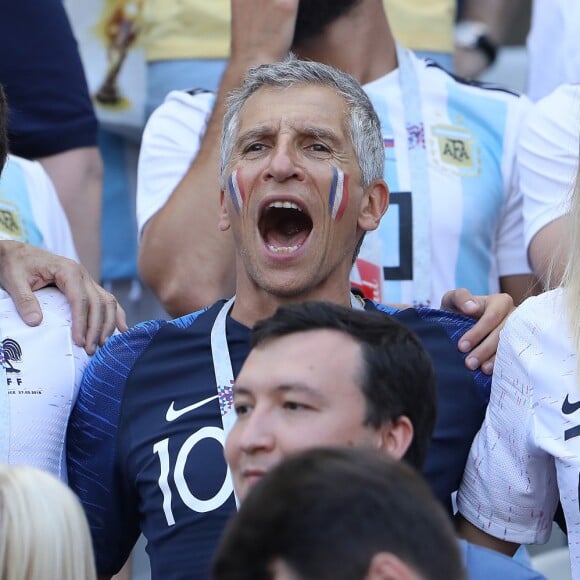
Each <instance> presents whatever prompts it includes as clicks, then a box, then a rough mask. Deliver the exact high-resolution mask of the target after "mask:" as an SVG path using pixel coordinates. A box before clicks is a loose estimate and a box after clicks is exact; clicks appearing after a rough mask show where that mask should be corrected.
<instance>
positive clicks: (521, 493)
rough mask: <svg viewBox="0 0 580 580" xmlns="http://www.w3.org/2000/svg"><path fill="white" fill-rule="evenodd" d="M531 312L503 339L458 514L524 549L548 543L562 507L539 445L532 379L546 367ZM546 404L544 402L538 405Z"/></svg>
mask: <svg viewBox="0 0 580 580" xmlns="http://www.w3.org/2000/svg"><path fill="white" fill-rule="evenodd" d="M525 313H526V305H524V306H523V307H520V308H518V309H517V310H516V311H515V312H514V313H513V314H512V316H511V317H510V318H509V320H508V322H507V324H506V326H505V328H504V329H503V331H502V333H501V337H500V343H499V347H498V351H497V358H496V362H495V368H494V373H493V382H492V388H491V398H490V401H489V406H488V408H487V412H486V415H485V419H484V422H483V425H482V427H481V430H480V431H479V433H478V434H477V436H476V438H475V440H474V442H473V445H472V447H471V451H470V454H469V458H468V460H467V465H466V468H465V473H464V476H463V481H462V483H461V486H460V489H459V493H458V497H457V506H458V510H459V512H460V513H461V515H462V516H463V517H465V518H466V519H467V520H468V521H470V522H471V523H472V524H473V525H475V526H477V527H479V528H481V529H482V530H483V531H485V532H486V533H488V534H490V535H492V536H495V537H497V538H500V539H502V540H506V541H509V542H516V543H520V544H533V543H544V542H546V541H547V540H548V538H549V536H550V532H551V529H552V519H553V515H554V511H555V509H556V505H557V501H558V488H557V482H556V472H555V467H554V460H553V458H552V457H551V456H550V455H549V454H548V453H546V452H545V451H544V450H543V449H541V448H540V447H539V446H538V445H537V439H538V438H537V429H538V425H537V415H536V413H537V412H538V408H537V403H538V397H539V395H538V393H537V392H536V393H535V389H536V390H537V389H538V388H539V387H540V388H541V385H536V384H534V382H533V377H531V376H530V367H531V365H536V364H538V363H539V364H541V360H540V359H541V357H542V349H541V345H540V344H539V342H538V331H539V328H538V327H536V326H535V325H533V324H530V323H528V322H527V319H526V314H525ZM540 404H541V401H540Z"/></svg>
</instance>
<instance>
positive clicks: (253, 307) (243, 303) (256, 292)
mask: <svg viewBox="0 0 580 580" xmlns="http://www.w3.org/2000/svg"><path fill="white" fill-rule="evenodd" d="M245 290H246V289H245V288H242V287H240V286H239V285H238V287H237V288H236V300H235V302H234V306H233V308H232V311H231V316H232V318H233V319H234V320H235V321H236V322H239V323H241V324H243V325H244V326H247V327H248V328H252V326H254V324H255V323H256V322H257V321H258V320H261V319H262V318H267V317H269V316H272V315H273V314H274V313H275V312H276V310H277V309H278V307H279V306H284V305H286V304H298V303H301V302H309V301H324V302H332V303H334V304H339V305H341V306H350V305H351V294H350V286H349V284H348V283H347V284H345V285H343V286H342V287H341V288H340V289H339V290H335V289H334V288H331V289H314V290H311V291H309V292H305V293H303V294H301V295H299V296H292V297H285V296H276V295H274V294H271V293H269V292H266V291H265V290H260V289H255V288H254V289H248V291H245Z"/></svg>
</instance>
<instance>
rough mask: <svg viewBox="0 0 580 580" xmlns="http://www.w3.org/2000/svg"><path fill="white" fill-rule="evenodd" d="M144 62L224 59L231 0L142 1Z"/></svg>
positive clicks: (227, 48)
mask: <svg viewBox="0 0 580 580" xmlns="http://www.w3.org/2000/svg"><path fill="white" fill-rule="evenodd" d="M143 19H144V30H143V36H142V38H143V41H144V46H145V53H146V55H147V60H173V59H181V58H187V59H189V58H226V57H227V56H228V55H229V52H230V0H145V3H144V6H143Z"/></svg>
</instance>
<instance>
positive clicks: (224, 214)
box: [218, 189, 231, 232]
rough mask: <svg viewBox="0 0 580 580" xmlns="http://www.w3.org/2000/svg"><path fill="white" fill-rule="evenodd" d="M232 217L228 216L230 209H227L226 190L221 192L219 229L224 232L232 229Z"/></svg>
mask: <svg viewBox="0 0 580 580" xmlns="http://www.w3.org/2000/svg"><path fill="white" fill-rule="evenodd" d="M230 226H231V224H230V216H229V215H228V208H227V207H226V195H225V192H224V190H223V189H222V190H220V218H219V221H218V227H219V229H220V230H221V231H222V232H226V231H227V230H229V229H230Z"/></svg>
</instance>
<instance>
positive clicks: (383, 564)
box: [365, 552, 419, 580]
mask: <svg viewBox="0 0 580 580" xmlns="http://www.w3.org/2000/svg"><path fill="white" fill-rule="evenodd" d="M418 579H419V576H418V575H417V574H416V573H415V572H414V571H413V569H412V568H410V567H409V566H408V565H407V564H405V562H403V561H402V560H401V559H400V558H398V557H397V556H395V555H394V554H391V553H390V552H378V553H377V554H375V555H374V556H373V558H372V560H371V563H370V565H369V569H368V572H367V575H366V576H365V580H418Z"/></svg>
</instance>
